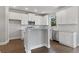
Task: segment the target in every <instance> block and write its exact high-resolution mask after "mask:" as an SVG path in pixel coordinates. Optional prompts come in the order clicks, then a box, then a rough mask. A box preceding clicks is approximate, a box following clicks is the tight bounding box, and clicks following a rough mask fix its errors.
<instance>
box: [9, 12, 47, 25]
mask: <svg viewBox="0 0 79 59" xmlns="http://www.w3.org/2000/svg"><path fill="white" fill-rule="evenodd" d="M9 19H13V20H21V24H22V25H28V21H33V22H35V25H48V15H45V16H41V15H37V14H32V13H28V14H22V13H15V12H9Z"/></svg>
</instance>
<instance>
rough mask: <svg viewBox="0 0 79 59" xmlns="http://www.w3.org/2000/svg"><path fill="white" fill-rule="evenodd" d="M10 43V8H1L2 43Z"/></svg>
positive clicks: (0, 30)
mask: <svg viewBox="0 0 79 59" xmlns="http://www.w3.org/2000/svg"><path fill="white" fill-rule="evenodd" d="M6 41H8V7H2V6H0V42H6Z"/></svg>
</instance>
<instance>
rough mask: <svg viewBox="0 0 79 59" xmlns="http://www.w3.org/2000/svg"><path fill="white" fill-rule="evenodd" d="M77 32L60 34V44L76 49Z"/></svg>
mask: <svg viewBox="0 0 79 59" xmlns="http://www.w3.org/2000/svg"><path fill="white" fill-rule="evenodd" d="M76 36H77V35H76V32H59V42H60V43H61V44H63V45H66V46H69V47H72V48H75V47H76V46H77V43H76Z"/></svg>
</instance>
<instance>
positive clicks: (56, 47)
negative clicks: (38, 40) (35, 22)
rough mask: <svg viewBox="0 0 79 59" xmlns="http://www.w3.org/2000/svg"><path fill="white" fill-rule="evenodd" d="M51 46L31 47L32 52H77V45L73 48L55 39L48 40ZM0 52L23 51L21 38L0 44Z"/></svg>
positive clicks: (78, 49) (78, 51) (78, 48)
mask: <svg viewBox="0 0 79 59" xmlns="http://www.w3.org/2000/svg"><path fill="white" fill-rule="evenodd" d="M50 42H51V47H50V48H49V49H48V48H46V47H41V48H37V49H33V50H32V53H79V47H77V48H75V49H73V48H70V47H67V46H64V45H62V44H60V43H58V42H56V41H50ZM0 52H1V53H25V48H24V43H23V40H20V39H15V40H11V41H10V42H9V43H8V44H6V45H0Z"/></svg>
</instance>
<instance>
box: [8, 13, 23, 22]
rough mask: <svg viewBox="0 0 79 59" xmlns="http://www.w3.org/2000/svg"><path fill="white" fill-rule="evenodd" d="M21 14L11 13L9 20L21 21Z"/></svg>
mask: <svg viewBox="0 0 79 59" xmlns="http://www.w3.org/2000/svg"><path fill="white" fill-rule="evenodd" d="M21 18H22V17H21V14H20V13H15V12H9V19H14V20H21Z"/></svg>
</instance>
